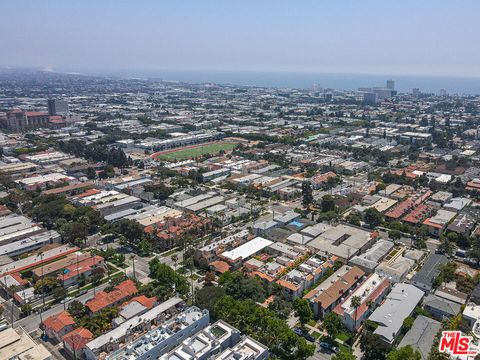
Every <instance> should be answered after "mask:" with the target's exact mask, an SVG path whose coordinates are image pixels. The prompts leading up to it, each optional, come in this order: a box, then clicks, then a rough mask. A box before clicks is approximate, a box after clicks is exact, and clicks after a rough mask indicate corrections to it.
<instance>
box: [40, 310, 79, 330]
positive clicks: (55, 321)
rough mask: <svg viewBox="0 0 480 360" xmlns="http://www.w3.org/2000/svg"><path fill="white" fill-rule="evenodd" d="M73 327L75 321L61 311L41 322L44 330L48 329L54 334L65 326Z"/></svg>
mask: <svg viewBox="0 0 480 360" xmlns="http://www.w3.org/2000/svg"><path fill="white" fill-rule="evenodd" d="M70 325H75V321H74V320H73V318H72V317H71V316H70V314H69V313H68V312H66V311H62V312H61V313H58V314H56V315H52V316H50V317H48V318H46V319H45V320H44V321H43V326H44V327H45V329H50V330H52V331H54V332H56V333H58V332H59V331H61V330H62V329H63V328H65V327H66V326H70Z"/></svg>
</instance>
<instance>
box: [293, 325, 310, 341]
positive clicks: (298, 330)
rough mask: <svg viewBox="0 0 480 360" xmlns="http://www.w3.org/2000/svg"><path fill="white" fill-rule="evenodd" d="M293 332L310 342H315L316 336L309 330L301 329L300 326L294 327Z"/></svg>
mask: <svg viewBox="0 0 480 360" xmlns="http://www.w3.org/2000/svg"><path fill="white" fill-rule="evenodd" d="M293 332H294V333H295V334H297V335H298V336H301V337H303V338H305V339H306V340H308V341H310V342H315V338H314V337H313V336H312V335H310V334H309V333H308V332H306V331H304V330H303V329H301V328H299V327H296V328H293Z"/></svg>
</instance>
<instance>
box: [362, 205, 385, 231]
mask: <svg viewBox="0 0 480 360" xmlns="http://www.w3.org/2000/svg"><path fill="white" fill-rule="evenodd" d="M364 219H365V222H366V223H367V224H368V225H369V226H370V228H372V229H373V228H375V227H377V226H378V225H380V224H381V223H383V214H382V213H381V212H380V211H378V210H377V209H376V208H368V209H367V210H365V213H364Z"/></svg>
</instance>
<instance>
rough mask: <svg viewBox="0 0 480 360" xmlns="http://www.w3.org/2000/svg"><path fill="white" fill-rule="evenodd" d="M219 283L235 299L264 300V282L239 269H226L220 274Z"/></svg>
mask: <svg viewBox="0 0 480 360" xmlns="http://www.w3.org/2000/svg"><path fill="white" fill-rule="evenodd" d="M218 282H219V284H220V285H222V286H223V288H224V289H225V292H226V294H227V295H230V296H232V297H234V298H235V299H252V300H254V301H264V300H265V298H266V295H267V292H266V291H265V287H264V283H263V282H262V280H260V279H259V278H258V277H251V276H246V275H244V274H242V273H241V272H239V271H234V272H230V271H227V272H225V273H223V274H222V275H221V276H220V279H219V281H218Z"/></svg>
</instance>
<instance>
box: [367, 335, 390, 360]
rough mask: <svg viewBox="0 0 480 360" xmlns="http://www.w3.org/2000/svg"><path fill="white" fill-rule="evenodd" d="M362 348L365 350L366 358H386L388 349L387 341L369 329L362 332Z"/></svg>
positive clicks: (376, 359)
mask: <svg viewBox="0 0 480 360" xmlns="http://www.w3.org/2000/svg"><path fill="white" fill-rule="evenodd" d="M360 349H361V350H362V351H363V352H364V359H366V360H384V359H385V358H386V353H387V350H388V349H387V347H386V345H385V343H384V342H383V341H382V340H381V339H380V338H379V337H378V336H377V335H375V334H374V333H372V332H371V331H369V330H365V331H363V332H362V337H361V338H360Z"/></svg>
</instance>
